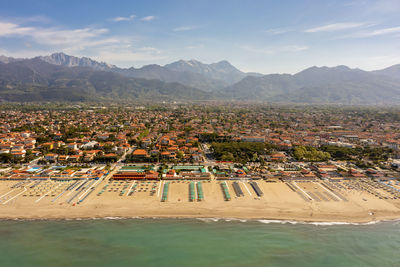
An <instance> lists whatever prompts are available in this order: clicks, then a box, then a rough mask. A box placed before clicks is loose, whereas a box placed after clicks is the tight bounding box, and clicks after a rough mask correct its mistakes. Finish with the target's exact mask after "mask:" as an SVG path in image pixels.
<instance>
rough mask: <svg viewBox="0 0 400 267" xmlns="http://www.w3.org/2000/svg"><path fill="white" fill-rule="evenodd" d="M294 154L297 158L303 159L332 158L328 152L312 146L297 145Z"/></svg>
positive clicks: (320, 159)
mask: <svg viewBox="0 0 400 267" xmlns="http://www.w3.org/2000/svg"><path fill="white" fill-rule="evenodd" d="M293 156H294V157H295V159H296V160H301V161H326V160H328V159H330V158H331V155H330V154H329V153H328V152H324V151H320V150H318V149H316V148H315V147H310V146H296V147H295V148H294V150H293Z"/></svg>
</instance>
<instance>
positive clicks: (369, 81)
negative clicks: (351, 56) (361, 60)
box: [223, 66, 400, 104]
mask: <svg viewBox="0 0 400 267" xmlns="http://www.w3.org/2000/svg"><path fill="white" fill-rule="evenodd" d="M223 91H224V93H225V94H227V95H231V96H232V97H233V98H234V99H246V100H261V101H271V102H296V103H340V104H383V103H391V104H400V81H399V80H397V79H395V78H392V77H389V76H384V75H382V74H377V73H376V72H367V71H363V70H360V69H350V68H348V67H346V66H337V67H332V68H329V67H311V68H308V69H306V70H303V71H301V72H299V73H297V74H294V75H290V74H270V75H265V76H263V77H246V78H244V79H243V80H241V81H240V82H238V83H236V84H234V85H233V86H230V87H227V88H225V89H224V90H223Z"/></svg>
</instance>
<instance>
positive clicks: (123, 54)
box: [93, 48, 168, 66]
mask: <svg viewBox="0 0 400 267" xmlns="http://www.w3.org/2000/svg"><path fill="white" fill-rule="evenodd" d="M155 50H156V51H153V50H152V49H151V50H150V51H149V50H148V48H138V49H136V50H118V51H108V50H104V51H99V53H98V55H96V56H94V57H93V58H95V59H97V60H101V61H105V62H109V63H112V64H116V65H122V66H132V64H133V63H137V62H154V61H157V60H162V59H166V58H168V57H167V56H165V55H162V54H161V51H158V50H157V49H155Z"/></svg>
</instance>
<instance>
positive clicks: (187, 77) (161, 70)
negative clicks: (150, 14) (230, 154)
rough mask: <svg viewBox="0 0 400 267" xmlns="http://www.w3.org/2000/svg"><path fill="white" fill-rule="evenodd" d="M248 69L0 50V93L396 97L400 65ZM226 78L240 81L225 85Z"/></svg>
mask: <svg viewBox="0 0 400 267" xmlns="http://www.w3.org/2000/svg"><path fill="white" fill-rule="evenodd" d="M243 75H245V76H244V78H242V77H243ZM246 75H247V74H245V73H243V72H241V71H239V70H238V69H236V68H235V67H233V66H232V65H231V64H230V63H229V62H227V61H220V62H218V63H213V64H203V63H201V62H199V61H196V60H189V61H184V60H180V61H177V62H174V63H171V64H167V65H165V66H160V65H155V64H153V65H146V66H143V67H142V68H138V69H135V68H133V67H132V68H129V69H124V68H118V67H116V66H114V65H110V64H107V63H104V62H97V61H94V60H91V59H89V58H78V57H71V56H68V55H65V54H63V53H55V54H52V55H50V56H47V57H36V58H33V59H13V58H9V57H5V56H1V57H0V98H1V99H4V100H12V101H40V100H53V99H57V100H63V98H65V99H66V100H96V99H100V100H102V99H113V100H121V99H128V100H129V99H145V98H149V99H152V98H154V99H157V98H158V99H178V100H179V99H184V100H189V99H191V100H201V99H223V100H229V99H231V100H252V101H253V100H254V101H269V102H292V103H293V102H294V103H335V104H400V78H399V77H400V65H394V66H392V67H389V68H386V69H383V70H377V71H363V70H360V69H351V68H349V67H346V66H337V67H315V66H314V67H310V68H308V69H305V70H303V71H301V72H299V73H296V74H293V75H291V74H269V75H263V76H257V75H258V74H254V75H255V76H246ZM233 76H235V77H236V78H235V77H234V78H232V77H233ZM213 77H215V78H213ZM239 79H240V80H239ZM228 80H230V81H231V82H232V80H239V81H238V82H237V83H234V84H230V83H228V82H227V81H228Z"/></svg>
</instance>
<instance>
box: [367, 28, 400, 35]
mask: <svg viewBox="0 0 400 267" xmlns="http://www.w3.org/2000/svg"><path fill="white" fill-rule="evenodd" d="M392 33H400V27H393V28H384V29H378V30H373V31H370V32H365V33H359V36H360V37H373V36H379V35H386V34H392Z"/></svg>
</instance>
